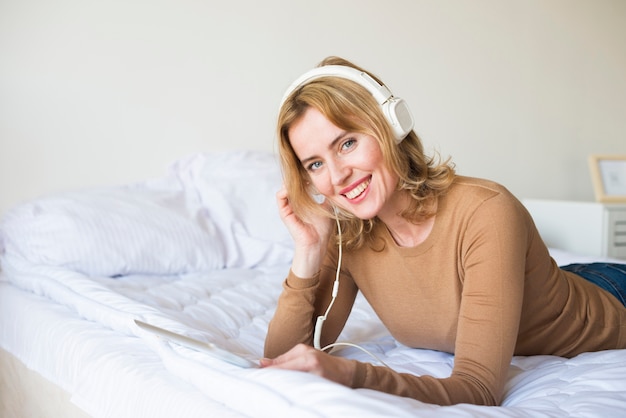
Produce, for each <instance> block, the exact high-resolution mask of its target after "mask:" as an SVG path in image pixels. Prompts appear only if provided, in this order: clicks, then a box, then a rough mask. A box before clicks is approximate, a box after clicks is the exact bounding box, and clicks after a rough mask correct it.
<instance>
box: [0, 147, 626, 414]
mask: <svg viewBox="0 0 626 418" xmlns="http://www.w3.org/2000/svg"><path fill="white" fill-rule="evenodd" d="M280 181H281V180H280V170H279V168H278V164H277V159H276V157H275V156H274V155H272V154H271V153H266V152H261V151H234V152H220V153H201V154H196V155H192V156H189V157H187V158H183V159H181V160H179V161H176V162H175V163H173V164H172V165H171V167H170V169H169V170H168V172H167V173H164V174H163V176H161V177H158V178H154V179H150V180H146V181H142V182H138V183H136V184H129V185H123V186H116V187H106V188H91V189H85V190H77V191H73V192H69V193H63V194H55V195H51V196H45V197H40V198H38V199H35V200H33V201H30V202H25V203H22V204H20V205H18V206H16V207H14V208H13V209H11V210H10V211H8V212H7V213H6V214H5V215H4V216H3V218H2V221H1V222H0V257H1V258H0V268H1V273H0V275H1V276H0V277H1V280H0V348H1V352H0V359H1V361H2V364H1V365H0V366H1V369H0V375H1V380H0V382H1V383H2V387H1V391H0V397H1V401H2V405H1V409H0V414H1V415H2V416H3V417H28V416H42V417H59V416H63V417H86V416H91V417H115V418H123V417H129V418H136V417H153V418H158V417H168V418H169V417H186V418H193V417H207V416H215V417H233V418H235V417H236V418H243V417H272V418H276V417H290V418H291V417H359V418H363V417H416V416H419V417H434V416H437V417H442V416H445V417H475V416H481V417H529V416H532V417H561V416H569V417H614V416H622V414H623V413H624V411H626V350H610V351H603V352H598V353H585V354H582V355H579V356H577V357H575V358H572V359H565V358H560V357H555V356H535V357H515V358H514V359H513V361H512V364H511V368H510V376H509V379H508V382H507V385H506V389H505V397H504V402H503V405H502V406H500V407H481V406H475V405H466V404H461V405H455V406H448V407H441V406H436V405H429V404H424V403H421V402H418V401H415V400H412V399H407V398H402V397H398V396H393V395H388V394H384V393H379V392H375V391H371V390H365V389H357V390H352V389H348V388H345V387H342V386H340V385H337V384H334V383H332V382H329V381H326V380H324V379H321V378H318V377H315V376H312V375H309V374H305V373H298V372H290V371H278V370H266V369H256V368H240V367H237V366H234V365H231V364H229V363H226V362H223V361H220V360H219V359H216V358H214V357H212V356H209V355H207V354H205V353H202V352H198V351H195V350H192V349H189V348H186V347H183V346H179V345H177V344H172V343H168V342H167V341H165V340H163V339H161V338H158V337H156V336H155V335H153V334H151V333H148V332H145V331H143V330H142V329H139V328H138V327H137V326H136V324H135V323H134V320H135V319H140V320H143V321H145V322H149V323H151V324H154V325H157V326H160V327H163V328H166V329H168V330H171V331H174V332H177V333H180V334H184V335H187V336H190V337H193V338H196V339H199V340H203V341H212V342H214V343H216V344H218V345H220V346H222V347H224V348H226V349H228V350H231V351H234V352H238V353H240V354H241V355H243V356H244V357H246V358H248V359H251V360H255V359H258V358H260V357H261V356H262V350H263V341H264V337H265V332H266V329H267V325H268V322H269V320H270V319H271V318H272V315H273V311H274V307H275V304H276V300H277V297H278V295H279V293H280V290H281V283H282V281H283V279H284V277H285V276H286V273H287V271H288V269H289V262H290V259H291V256H292V246H291V240H290V238H289V235H288V233H287V231H286V230H285V228H284V227H283V225H282V223H281V222H280V219H279V218H278V215H277V212H276V209H275V202H274V196H275V192H276V191H277V190H278V188H279V186H280ZM551 251H552V253H553V256H554V257H555V259H556V260H557V261H558V262H559V263H561V264H566V263H570V262H574V261H589V260H591V259H590V258H588V257H581V256H576V255H573V254H569V253H566V252H563V251H559V250H558V249H552V250H551ZM340 340H343V341H350V342H353V343H358V344H360V345H361V346H363V347H364V348H366V349H367V350H369V351H370V352H372V353H374V354H375V355H376V356H378V357H380V358H381V359H383V360H384V361H385V362H386V363H387V364H388V365H390V366H391V367H393V368H394V369H396V370H399V371H407V372H412V373H416V374H426V373H427V374H431V375H434V376H440V377H444V376H447V375H448V374H449V373H450V371H451V368H452V364H453V359H454V358H453V356H451V355H449V354H446V353H441V352H436V351H429V350H417V349H410V348H408V347H405V346H402V345H401V344H399V343H398V342H396V341H395V340H394V339H393V338H392V337H391V336H390V335H389V334H388V333H387V332H386V330H385V328H384V327H383V326H382V324H381V323H380V322H379V320H378V319H377V317H376V315H375V314H374V313H373V311H372V310H371V308H370V307H369V306H368V304H367V302H366V301H365V300H364V299H363V298H362V297H360V296H359V297H358V298H357V301H356V304H355V308H354V311H353V313H352V315H351V317H350V319H349V321H348V324H347V326H346V328H345V330H344V332H343V333H342V335H341V337H340ZM336 355H341V356H345V357H350V358H355V359H359V360H363V361H372V359H371V358H370V357H369V356H368V355H367V354H364V353H363V352H362V351H360V350H355V349H352V348H347V349H342V350H341V351H339V352H337V353H336Z"/></svg>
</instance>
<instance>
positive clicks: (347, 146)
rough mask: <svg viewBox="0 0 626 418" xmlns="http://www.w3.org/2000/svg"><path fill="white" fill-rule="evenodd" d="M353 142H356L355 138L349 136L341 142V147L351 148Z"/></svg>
mask: <svg viewBox="0 0 626 418" xmlns="http://www.w3.org/2000/svg"><path fill="white" fill-rule="evenodd" d="M355 143H356V139H352V138H350V139H348V140H346V141H345V142H344V143H343V144H341V148H342V149H349V148H352V147H353V146H354V144H355Z"/></svg>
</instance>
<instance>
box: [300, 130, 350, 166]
mask: <svg viewBox="0 0 626 418" xmlns="http://www.w3.org/2000/svg"><path fill="white" fill-rule="evenodd" d="M348 133H349V132H348V131H342V132H341V133H339V135H337V136H336V137H335V139H333V140H332V141H331V142H330V144H328V149H332V148H334V147H335V145H336V144H337V142H339V141H341V139H343V138H344V137H345V136H346V135H348ZM317 158H319V157H318V156H316V155H314V156H312V157H308V158H305V159H304V160H300V163H301V164H302V165H306V164H307V163H308V162H309V161H312V160H315V159H317Z"/></svg>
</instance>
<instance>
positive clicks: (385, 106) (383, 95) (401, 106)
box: [281, 65, 415, 143]
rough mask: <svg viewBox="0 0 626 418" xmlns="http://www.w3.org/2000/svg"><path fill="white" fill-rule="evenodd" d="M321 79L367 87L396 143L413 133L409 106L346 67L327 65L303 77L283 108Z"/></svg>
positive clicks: (287, 94) (365, 74) (287, 95)
mask: <svg viewBox="0 0 626 418" xmlns="http://www.w3.org/2000/svg"><path fill="white" fill-rule="evenodd" d="M321 77H340V78H345V79H347V80H351V81H354V82H355V83H357V84H359V85H361V86H363V87H365V88H366V89H367V91H369V92H370V93H371V94H372V96H374V99H375V100H376V101H377V102H378V104H379V105H380V108H381V110H382V112H383V114H384V115H385V118H386V119H387V121H388V122H389V124H390V126H391V129H392V130H393V134H394V137H395V139H396V142H398V143H400V142H402V140H403V139H404V138H405V137H406V136H407V135H408V134H409V132H411V130H412V129H413V126H414V124H415V123H414V121H413V116H412V115H411V111H410V110H409V106H408V105H407V104H406V102H405V101H404V100H403V99H401V98H400V97H394V95H393V93H392V92H391V90H389V88H388V87H387V86H385V85H384V84H379V83H378V82H377V81H376V80H374V79H373V78H372V77H371V76H370V75H369V74H367V73H365V72H363V71H359V70H357V69H355V68H352V67H347V66H344V65H325V66H322V67H317V68H314V69H312V70H310V71H307V72H306V73H304V74H303V75H301V76H300V77H299V78H298V79H296V81H294V82H293V83H292V84H291V86H289V88H288V89H287V91H286V92H285V94H284V95H283V99H282V100H281V106H282V105H283V103H285V100H287V98H288V97H289V95H291V94H292V93H293V92H294V90H296V89H297V88H299V87H300V86H302V85H304V84H306V83H308V82H311V81H313V80H316V79H318V78H321Z"/></svg>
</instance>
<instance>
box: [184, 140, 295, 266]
mask: <svg viewBox="0 0 626 418" xmlns="http://www.w3.org/2000/svg"><path fill="white" fill-rule="evenodd" d="M172 171H173V173H174V174H175V176H176V177H177V178H178V179H179V181H181V183H183V184H184V185H185V188H186V189H187V194H191V193H194V192H195V193H197V195H198V198H199V200H200V202H201V205H202V206H203V207H204V208H205V209H206V211H205V212H204V214H205V215H206V216H208V217H209V219H210V220H211V221H212V222H213V224H214V225H215V227H216V229H217V233H218V236H219V238H220V241H221V242H222V244H223V246H224V256H225V262H226V267H230V268H251V267H257V266H269V265H278V264H287V263H290V262H291V259H292V257H293V241H292V239H291V236H290V235H289V232H288V231H287V228H286V227H285V225H284V224H283V222H282V221H281V219H280V217H279V215H278V208H277V206H276V193H277V192H278V190H280V188H281V186H282V175H281V171H280V165H279V163H278V157H277V156H276V155H275V154H272V153H269V152H263V151H233V152H221V153H204V154H197V155H194V156H191V157H190V158H187V159H183V160H180V161H178V162H176V163H175V164H174V165H173V166H172ZM192 190H193V192H192Z"/></svg>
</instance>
